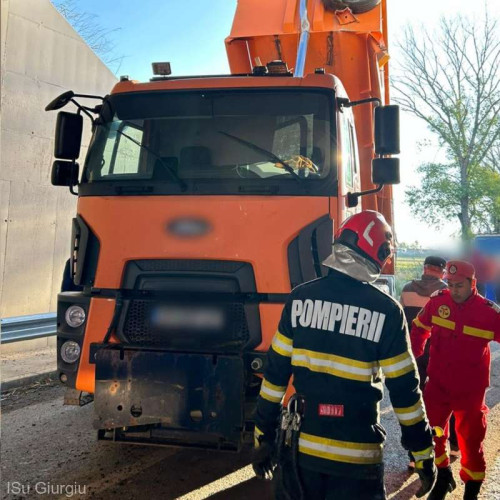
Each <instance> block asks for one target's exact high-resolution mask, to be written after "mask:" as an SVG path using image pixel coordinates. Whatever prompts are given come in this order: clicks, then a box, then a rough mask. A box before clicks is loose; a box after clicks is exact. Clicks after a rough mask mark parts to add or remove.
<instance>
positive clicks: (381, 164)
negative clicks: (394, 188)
mask: <svg viewBox="0 0 500 500" xmlns="http://www.w3.org/2000/svg"><path fill="white" fill-rule="evenodd" d="M372 182H373V184H376V185H380V184H382V185H384V184H399V182H400V177H399V158H375V159H374V160H373V162H372Z"/></svg>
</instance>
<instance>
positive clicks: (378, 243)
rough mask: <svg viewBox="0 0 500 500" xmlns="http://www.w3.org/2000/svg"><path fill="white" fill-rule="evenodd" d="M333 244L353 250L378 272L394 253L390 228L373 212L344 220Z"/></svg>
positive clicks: (378, 214) (382, 217)
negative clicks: (372, 264)
mask: <svg viewBox="0 0 500 500" xmlns="http://www.w3.org/2000/svg"><path fill="white" fill-rule="evenodd" d="M335 243H341V244H342V245H345V246H346V247H349V248H350V249H352V250H354V251H355V252H356V253H358V254H359V255H361V256H363V257H365V258H367V259H368V260H369V261H370V262H373V263H374V264H375V265H376V266H377V268H378V269H379V270H381V269H382V267H384V264H385V261H386V260H387V259H388V258H389V257H390V256H391V255H392V253H393V251H394V248H393V246H392V230H391V226H389V224H387V221H386V220H385V218H384V216H383V215H382V214H380V213H378V212H375V211H374V210H364V211H363V212H360V213H358V214H354V215H352V216H351V217H349V218H348V219H346V220H345V221H344V222H343V224H342V225H341V226H340V227H339V229H338V231H337V233H336V234H335Z"/></svg>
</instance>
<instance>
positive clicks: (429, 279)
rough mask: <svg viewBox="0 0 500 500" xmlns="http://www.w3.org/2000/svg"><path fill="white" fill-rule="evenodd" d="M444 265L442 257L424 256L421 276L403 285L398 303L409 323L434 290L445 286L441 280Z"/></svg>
mask: <svg viewBox="0 0 500 500" xmlns="http://www.w3.org/2000/svg"><path fill="white" fill-rule="evenodd" d="M445 267H446V260H445V259H443V258H442V257H436V256H429V257H426V258H425V260H424V270H423V274H422V277H421V278H420V279H415V280H411V281H409V282H408V283H406V284H405V285H404V287H403V290H402V291H401V299H400V303H401V305H402V306H403V311H404V313H405V316H406V321H407V322H408V324H409V325H411V323H412V321H413V320H414V319H415V318H416V317H417V314H418V313H419V312H420V309H422V307H424V306H425V304H427V302H428V300H429V297H430V296H431V295H432V294H433V293H434V292H435V291H436V290H442V289H443V288H446V283H445V282H444V281H443V276H444V270H445Z"/></svg>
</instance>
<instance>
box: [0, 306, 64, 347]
mask: <svg viewBox="0 0 500 500" xmlns="http://www.w3.org/2000/svg"><path fill="white" fill-rule="evenodd" d="M56 333H57V320H56V313H46V314H33V315H30V316H14V317H12V318H5V319H2V320H1V335H0V340H1V342H2V344H9V343H11V342H19V341H21V340H32V339H40V338H43V337H50V336H52V335H55V334H56Z"/></svg>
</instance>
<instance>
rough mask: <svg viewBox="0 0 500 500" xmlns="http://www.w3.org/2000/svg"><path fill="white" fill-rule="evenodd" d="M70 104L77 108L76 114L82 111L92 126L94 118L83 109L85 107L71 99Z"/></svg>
mask: <svg viewBox="0 0 500 500" xmlns="http://www.w3.org/2000/svg"><path fill="white" fill-rule="evenodd" d="M71 102H72V103H73V104H74V105H75V106H76V107H77V108H78V113H80V112H81V111H83V112H84V113H85V114H86V115H87V116H88V117H89V118H90V121H91V122H92V124H94V117H93V116H92V115H91V114H90V113H89V112H88V111H87V108H85V106H82V105H81V104H78V103H77V102H76V101H75V100H74V99H71Z"/></svg>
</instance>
